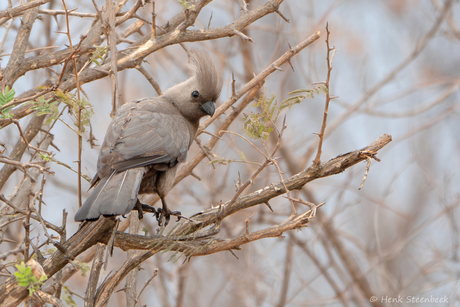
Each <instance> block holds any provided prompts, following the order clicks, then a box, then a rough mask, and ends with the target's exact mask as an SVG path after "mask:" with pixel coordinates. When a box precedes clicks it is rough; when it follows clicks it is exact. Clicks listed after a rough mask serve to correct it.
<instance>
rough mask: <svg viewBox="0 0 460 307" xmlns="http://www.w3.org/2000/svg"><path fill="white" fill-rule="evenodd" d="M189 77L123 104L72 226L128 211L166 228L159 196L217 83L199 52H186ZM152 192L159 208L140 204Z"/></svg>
mask: <svg viewBox="0 0 460 307" xmlns="http://www.w3.org/2000/svg"><path fill="white" fill-rule="evenodd" d="M189 66H190V69H191V73H192V74H191V77H190V78H189V79H188V80H186V81H184V82H182V83H180V84H177V85H175V86H173V87H172V88H170V89H168V90H167V91H165V92H164V93H163V95H161V96H159V97H155V98H144V99H140V100H137V101H133V102H129V103H126V104H125V105H123V106H122V107H121V108H120V109H119V111H118V112H117V114H116V116H115V118H114V119H113V120H112V122H111V123H110V125H109V127H108V129H107V133H106V135H105V138H104V142H103V144H102V146H101V150H100V153H99V158H98V162H97V173H96V175H95V176H94V178H93V180H92V181H91V187H90V189H91V188H93V187H94V189H93V190H92V193H91V194H90V196H89V197H88V199H86V201H85V203H84V204H83V206H82V207H81V208H80V209H79V210H78V212H77V214H76V215H75V221H84V220H94V219H97V218H99V216H100V215H125V214H127V213H129V212H130V211H132V210H133V209H134V208H136V209H137V210H138V214H139V218H140V219H142V217H143V214H142V211H143V210H145V211H149V212H154V213H155V215H156V218H157V220H158V224H159V225H161V224H162V222H163V220H164V224H165V225H167V224H168V222H169V219H170V215H177V216H179V218H180V212H178V211H171V210H170V209H169V208H168V206H167V204H166V201H165V197H166V195H167V194H168V192H169V191H170V190H171V188H172V186H173V183H174V178H175V176H176V171H177V168H178V166H179V165H180V163H182V162H184V161H185V160H186V158H187V152H188V150H189V148H190V145H191V144H192V141H193V140H194V138H195V134H196V131H197V129H198V125H199V120H200V118H202V117H203V116H206V115H210V116H212V115H213V114H214V111H215V101H216V100H217V98H218V97H219V95H220V91H221V88H222V82H221V80H220V78H219V77H218V75H217V73H216V69H215V67H214V64H213V63H212V61H211V58H210V56H209V55H208V54H207V53H206V52H205V51H198V50H192V51H190V52H189ZM153 193H157V194H158V196H159V197H160V199H161V203H162V206H163V208H159V209H158V210H156V211H155V209H154V208H153V207H149V206H147V205H143V204H141V203H140V201H139V200H138V195H139V194H153Z"/></svg>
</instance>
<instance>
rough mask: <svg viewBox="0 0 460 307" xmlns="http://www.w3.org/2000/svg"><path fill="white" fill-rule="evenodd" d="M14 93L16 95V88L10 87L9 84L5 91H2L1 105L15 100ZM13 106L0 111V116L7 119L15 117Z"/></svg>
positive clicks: (0, 96)
mask: <svg viewBox="0 0 460 307" xmlns="http://www.w3.org/2000/svg"><path fill="white" fill-rule="evenodd" d="M14 95H16V92H15V91H14V88H12V89H9V88H8V85H7V86H6V87H5V93H2V92H0V107H3V106H4V105H6V104H7V103H10V102H11V101H13V100H14ZM11 108H12V106H11V107H8V108H5V109H4V110H2V111H1V112H0V118H2V119H7V118H11V117H13V114H12V113H10V112H11Z"/></svg>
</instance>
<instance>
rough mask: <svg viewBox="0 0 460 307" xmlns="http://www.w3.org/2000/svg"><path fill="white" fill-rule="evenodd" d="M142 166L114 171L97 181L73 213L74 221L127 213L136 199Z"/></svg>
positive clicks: (141, 175) (142, 171) (142, 172)
mask: <svg viewBox="0 0 460 307" xmlns="http://www.w3.org/2000/svg"><path fill="white" fill-rule="evenodd" d="M144 172H145V170H144V168H143V167H141V168H134V169H129V170H126V171H124V172H120V173H116V172H115V171H114V172H112V173H111V174H110V176H107V177H105V178H103V179H101V181H100V182H99V183H98V185H97V186H96V187H95V188H94V189H93V191H92V193H91V194H90V195H89V197H88V198H87V199H86V201H85V203H84V204H83V206H82V207H81V208H80V209H79V210H78V212H77V214H75V221H84V220H94V219H97V218H99V216H100V215H102V214H103V215H121V214H128V213H129V212H130V211H131V210H133V208H134V205H135V204H136V201H137V193H138V192H139V187H140V185H141V182H142V177H143V176H144Z"/></svg>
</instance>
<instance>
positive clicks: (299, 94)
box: [280, 84, 328, 110]
mask: <svg viewBox="0 0 460 307" xmlns="http://www.w3.org/2000/svg"><path fill="white" fill-rule="evenodd" d="M320 92H323V93H325V94H327V92H328V90H327V87H326V86H325V85H324V84H321V85H318V86H315V87H314V88H312V89H298V90H295V91H292V92H290V93H288V95H294V96H292V97H289V98H287V99H285V100H283V101H282V102H281V104H280V110H282V109H284V108H289V109H290V108H291V107H292V106H293V105H295V104H297V103H301V102H302V101H304V100H305V98H312V99H313V98H315V94H316V95H319V93H320Z"/></svg>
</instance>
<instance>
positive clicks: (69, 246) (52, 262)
mask: <svg viewBox="0 0 460 307" xmlns="http://www.w3.org/2000/svg"><path fill="white" fill-rule="evenodd" d="M390 141H391V136H390V135H382V136H381V137H379V138H378V139H377V140H376V141H374V142H373V143H371V144H370V145H369V146H367V147H365V148H363V149H361V150H356V151H353V152H350V153H347V154H343V155H340V156H338V157H336V158H334V159H331V160H329V161H327V162H324V163H322V164H321V165H320V168H319V169H317V168H315V169H313V168H311V167H310V168H308V169H306V170H305V171H303V172H301V173H299V174H297V175H294V176H292V177H291V178H289V179H287V180H285V185H286V187H287V188H288V189H289V190H293V189H300V188H302V187H303V186H304V185H305V184H307V183H308V182H310V181H312V180H315V179H318V178H322V177H326V176H331V175H334V174H338V173H341V172H343V171H344V170H345V169H347V168H349V167H351V166H353V165H355V164H357V163H359V162H361V161H364V160H366V159H367V156H368V155H369V153H372V154H376V153H377V152H378V151H379V150H380V149H381V148H383V147H384V146H385V145H387V144H388V143H389V142H390ZM283 193H285V191H284V185H283V184H282V183H281V182H279V183H275V184H271V185H270V186H268V187H265V188H264V189H261V190H258V191H255V192H253V193H251V194H249V195H246V196H241V197H239V198H238V199H237V201H235V202H234V203H233V205H232V206H231V207H228V206H226V204H228V203H229V202H227V203H226V204H223V205H222V206H221V207H220V210H219V208H212V209H209V210H207V211H205V212H202V213H200V214H198V215H195V216H194V217H192V218H191V221H186V222H184V223H183V224H181V225H180V227H178V228H177V229H176V230H175V231H173V235H174V236H175V237H177V236H184V235H186V234H190V233H193V232H195V231H196V230H199V229H202V228H203V227H206V226H208V225H211V224H213V223H216V222H218V221H220V220H221V219H222V218H224V217H226V216H228V215H231V214H233V213H235V212H238V211H240V210H242V209H244V208H249V207H252V206H255V205H257V204H261V203H265V202H268V200H270V199H271V198H274V197H276V196H279V195H281V194H283ZM311 217H312V211H311V210H310V211H307V212H305V213H303V214H301V215H298V216H296V217H295V218H293V219H288V220H287V221H286V222H284V223H282V224H280V225H275V226H272V227H270V228H268V229H263V230H260V231H256V232H253V233H249V234H243V235H241V236H240V237H238V238H234V239H227V240H220V241H216V240H211V241H209V240H208V241H206V240H204V241H203V240H202V241H200V240H196V241H194V242H187V241H177V240H175V241H173V242H172V243H173V244H174V246H169V247H168V248H169V249H170V250H177V251H182V252H184V253H187V252H188V253H189V254H188V257H190V256H202V255H209V254H212V253H217V252H220V251H224V250H229V249H239V248H240V246H241V245H243V244H247V243H249V242H252V241H255V240H260V239H261V238H267V237H279V236H281V235H282V234H283V233H284V232H286V231H288V230H291V229H296V228H301V227H304V226H305V225H306V224H307V223H308V222H309V220H310V219H311ZM115 224H116V223H115V218H114V217H110V218H105V217H101V218H99V220H98V221H96V222H86V223H83V225H82V227H81V228H80V230H79V231H78V232H77V233H76V234H75V235H73V236H72V237H71V238H70V239H69V240H67V242H66V243H65V244H64V248H65V250H66V251H67V253H66V254H63V253H61V252H60V251H56V252H55V253H54V254H53V255H52V256H51V257H49V258H48V259H47V260H46V261H45V263H44V265H43V269H44V271H45V273H46V274H47V275H48V277H51V276H53V275H54V274H55V273H56V272H58V271H59V270H61V269H62V268H63V267H64V266H65V264H67V263H68V262H69V260H71V259H73V258H74V257H76V256H78V255H79V254H80V253H82V252H83V251H85V250H86V249H88V248H89V247H91V246H93V245H95V244H96V243H98V242H101V243H107V242H108V240H109V237H110V234H111V231H110V230H111V229H113V227H114V226H115ZM192 238H193V237H192ZM152 240H153V241H152ZM155 240H156V241H155ZM158 240H163V241H162V242H164V240H165V238H153V239H152V237H146V236H138V235H131V234H125V233H120V232H117V233H116V236H115V246H117V247H120V248H121V249H123V250H128V249H149V248H152V246H155V245H158ZM200 242H201V243H202V244H203V245H202V246H199V249H198V250H197V248H196V247H197V245H196V244H199V243H200ZM156 252H157V251H156V250H154V249H151V250H149V251H147V252H145V253H141V254H139V255H138V256H136V257H134V258H132V259H129V260H128V261H126V262H125V264H124V265H123V266H122V267H121V268H120V270H118V271H117V272H116V273H115V274H114V275H113V277H112V278H109V279H107V282H106V283H105V284H103V285H102V286H101V287H100V288H99V291H98V293H97V295H96V297H97V298H96V305H98V306H99V305H100V304H105V303H106V301H107V299H108V297H110V295H111V293H112V291H113V287H115V286H116V285H118V284H119V282H121V280H122V279H123V278H124V277H125V276H126V274H127V273H128V272H129V271H131V270H132V269H133V268H135V267H136V266H137V265H139V264H140V263H142V262H143V261H145V260H146V259H148V258H150V257H151V256H153V255H154V254H155V253H156ZM185 255H186V256H187V254H185ZM27 294H28V291H27V289H25V288H22V287H19V286H18V284H17V282H16V278H14V277H10V278H8V279H7V281H6V282H5V283H3V284H2V285H0V304H5V305H8V304H18V303H19V302H21V301H22V300H23V299H24V298H26V297H27ZM104 302H105V303H104Z"/></svg>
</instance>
